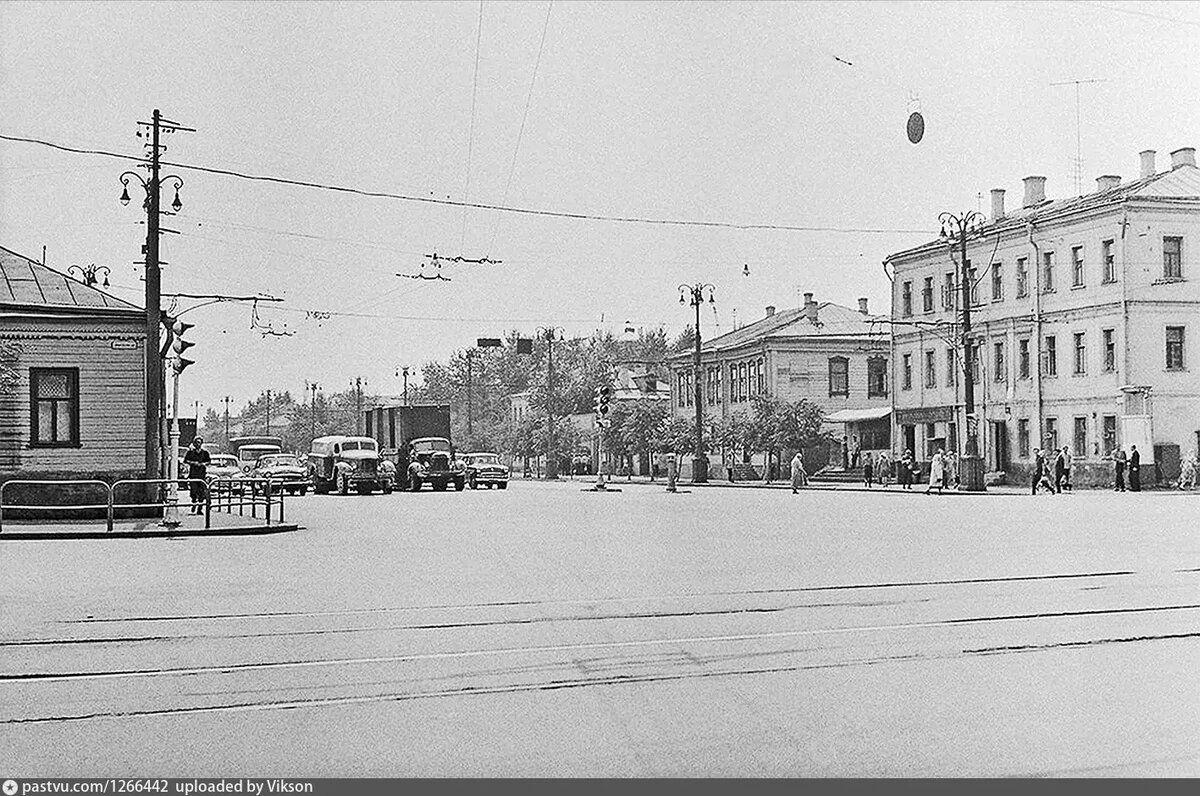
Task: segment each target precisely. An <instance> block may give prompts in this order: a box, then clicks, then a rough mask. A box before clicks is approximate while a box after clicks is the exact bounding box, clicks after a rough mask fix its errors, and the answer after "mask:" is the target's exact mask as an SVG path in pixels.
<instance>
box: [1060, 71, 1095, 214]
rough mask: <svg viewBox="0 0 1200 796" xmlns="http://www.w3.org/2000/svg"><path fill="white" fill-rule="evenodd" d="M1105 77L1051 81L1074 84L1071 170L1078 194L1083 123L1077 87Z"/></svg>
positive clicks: (1081, 159) (1079, 193)
mask: <svg viewBox="0 0 1200 796" xmlns="http://www.w3.org/2000/svg"><path fill="white" fill-rule="evenodd" d="M1107 82H1108V80H1107V78H1098V79H1095V80H1062V81H1060V82H1058V83H1051V84H1050V85H1052V86H1074V87H1075V163H1074V168H1073V171H1074V172H1075V193H1076V194H1078V195H1079V196H1082V195H1083V123H1082V121H1081V119H1082V114H1081V111H1080V108H1081V102H1080V91H1079V87H1080V86H1082V85H1083V84H1084V83H1107Z"/></svg>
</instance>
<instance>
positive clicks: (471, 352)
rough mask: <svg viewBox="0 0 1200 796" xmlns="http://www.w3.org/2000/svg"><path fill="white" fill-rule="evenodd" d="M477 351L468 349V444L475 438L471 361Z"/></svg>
mask: <svg viewBox="0 0 1200 796" xmlns="http://www.w3.org/2000/svg"><path fill="white" fill-rule="evenodd" d="M474 354H475V349H473V348H468V349H467V444H468V445H470V444H471V440H472V439H473V438H474V433H475V432H474V431H473V430H472V428H471V415H472V408H473V407H474V402H473V401H472V400H471V361H472V359H474Z"/></svg>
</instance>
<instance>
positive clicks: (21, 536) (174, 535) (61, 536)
mask: <svg viewBox="0 0 1200 796" xmlns="http://www.w3.org/2000/svg"><path fill="white" fill-rule="evenodd" d="M298 530H300V526H299V525H290V524H283V525H249V526H242V527H235V528H209V529H207V530H205V529H204V528H195V529H188V530H180V529H175V530H167V529H166V528H163V529H156V530H151V529H149V528H145V529H141V530H128V531H111V532H109V531H40V532H36V531H35V532H29V531H3V532H0V541H26V542H27V541H34V540H39V539H50V540H65V539H182V538H185V537H198V536H269V535H273V534H277V533H291V532H292V531H298Z"/></svg>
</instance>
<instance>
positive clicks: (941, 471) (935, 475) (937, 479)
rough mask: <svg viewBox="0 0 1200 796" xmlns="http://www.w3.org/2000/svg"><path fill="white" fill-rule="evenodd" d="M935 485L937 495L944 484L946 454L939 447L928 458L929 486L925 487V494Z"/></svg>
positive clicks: (940, 492)
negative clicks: (931, 456) (930, 457)
mask: <svg viewBox="0 0 1200 796" xmlns="http://www.w3.org/2000/svg"><path fill="white" fill-rule="evenodd" d="M935 486H936V487H937V491H938V494H939V495H940V494H942V489H943V488H945V486H946V454H945V453H944V452H943V451H942V449H941V448H938V451H937V453H935V454H933V458H932V459H930V460H929V486H927V487H925V494H926V495H928V494H929V490H931V489H933V488H934V487H935Z"/></svg>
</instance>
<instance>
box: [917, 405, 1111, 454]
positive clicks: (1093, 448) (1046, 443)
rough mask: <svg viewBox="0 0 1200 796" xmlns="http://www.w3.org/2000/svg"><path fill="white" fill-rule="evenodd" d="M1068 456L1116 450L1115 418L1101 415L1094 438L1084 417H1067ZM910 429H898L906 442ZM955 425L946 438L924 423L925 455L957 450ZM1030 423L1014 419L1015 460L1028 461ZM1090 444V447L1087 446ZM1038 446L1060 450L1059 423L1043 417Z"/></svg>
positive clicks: (948, 425)
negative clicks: (1069, 453)
mask: <svg viewBox="0 0 1200 796" xmlns="http://www.w3.org/2000/svg"><path fill="white" fill-rule="evenodd" d="M1071 421H1072V424H1071V432H1072V433H1071V441H1070V442H1071V454H1072V455H1073V456H1076V457H1079V458H1088V457H1094V458H1099V457H1101V456H1109V455H1111V454H1112V453H1113V451H1115V450H1116V449H1117V416H1116V415H1103V416H1102V417H1101V418H1100V424H1101V425H1100V434H1099V436H1098V437H1094V436H1093V431H1092V429H1091V428H1090V426H1089V418H1088V416H1087V415H1076V416H1074V417H1073V418H1071ZM913 428H914V426H904V427H902V431H903V435H904V437H905V438H906V439H911V438H912V437H913V435H912V429H913ZM957 431H958V429H957V425H956V424H955V423H947V424H946V432H947V433H946V436H945V437H942V436H939V435H938V432H937V424H935V423H926V424H925V438H924V442H925V456H926V457H931V456H933V454H934V453H935V452H936V451H937V450H938V448H944V449H946V450H956V449H957V447H958V433H957ZM1030 431H1031V429H1030V420H1029V418H1020V419H1018V420H1017V457H1018V458H1021V459H1028V458H1030V456H1031V455H1032V453H1033V445H1032V441H1031V439H1030ZM1089 445H1090V447H1089ZM1041 447H1043V448H1046V449H1050V450H1061V449H1062V443H1061V442H1060V441H1059V423H1058V418H1057V417H1047V418H1045V420H1044V426H1043V436H1042V442H1041Z"/></svg>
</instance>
